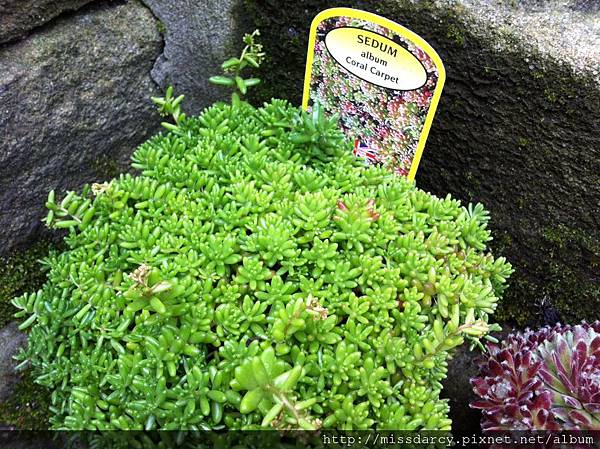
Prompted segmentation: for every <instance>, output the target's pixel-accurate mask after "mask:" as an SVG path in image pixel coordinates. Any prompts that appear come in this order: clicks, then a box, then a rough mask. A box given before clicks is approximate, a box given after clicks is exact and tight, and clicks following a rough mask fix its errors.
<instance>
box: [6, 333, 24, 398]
mask: <svg viewBox="0 0 600 449" xmlns="http://www.w3.org/2000/svg"><path fill="white" fill-rule="evenodd" d="M26 342H27V337H26V335H25V334H24V333H23V332H21V331H20V330H19V328H18V326H17V324H16V323H14V322H12V323H9V324H7V325H6V326H5V327H3V328H2V329H0V348H1V350H0V401H4V400H6V398H7V397H8V396H9V395H10V393H11V392H12V389H13V387H14V386H15V385H16V384H17V382H18V381H19V374H18V373H17V372H16V371H15V366H16V364H15V360H13V356H14V355H16V354H17V352H18V351H19V349H20V348H22V347H23V346H25V344H26Z"/></svg>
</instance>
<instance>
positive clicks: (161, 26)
mask: <svg viewBox="0 0 600 449" xmlns="http://www.w3.org/2000/svg"><path fill="white" fill-rule="evenodd" d="M156 29H157V30H158V32H159V33H160V34H162V35H163V36H164V35H165V34H166V33H167V27H166V25H165V24H164V23H163V22H162V21H161V20H157V21H156Z"/></svg>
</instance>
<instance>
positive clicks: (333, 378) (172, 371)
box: [13, 58, 511, 430]
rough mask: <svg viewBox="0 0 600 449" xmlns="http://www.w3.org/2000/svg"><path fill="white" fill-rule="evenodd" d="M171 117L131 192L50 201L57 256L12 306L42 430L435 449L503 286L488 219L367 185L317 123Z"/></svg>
mask: <svg viewBox="0 0 600 449" xmlns="http://www.w3.org/2000/svg"><path fill="white" fill-rule="evenodd" d="M242 59H243V58H242ZM169 98H170V99H166V98H165V99H159V100H161V101H163V103H161V101H157V104H158V105H159V106H160V107H161V109H163V110H164V112H165V113H169V114H173V115H174V119H175V124H171V126H168V127H167V128H168V131H167V132H164V133H162V134H159V135H157V136H155V137H153V138H151V139H150V140H149V141H147V142H146V143H144V144H142V145H141V146H140V147H139V148H138V149H137V151H136V152H135V153H134V155H133V157H132V159H133V167H134V168H136V169H137V170H139V174H137V175H133V174H123V175H121V176H120V177H118V178H116V179H113V180H111V181H109V182H106V183H103V184H95V185H93V186H91V187H85V188H84V189H83V190H82V191H81V192H80V193H75V192H68V193H67V194H66V195H65V196H64V197H63V198H62V199H60V201H59V200H58V199H57V198H56V197H55V194H54V192H51V193H50V194H49V197H48V201H47V203H46V206H47V207H48V210H49V212H48V216H47V217H46V220H45V221H46V223H47V225H48V226H50V227H52V228H56V229H65V230H67V232H68V234H67V235H66V237H65V243H66V250H65V251H63V252H62V253H60V254H53V255H51V256H50V257H49V258H48V259H47V260H46V261H45V264H46V265H47V267H48V268H49V274H48V280H47V282H46V284H45V285H44V287H43V288H42V289H41V290H39V291H38V292H34V293H29V294H25V295H23V296H21V297H19V298H16V299H15V300H14V301H13V304H14V305H15V306H16V307H17V308H19V309H20V311H19V312H18V314H17V316H18V317H20V318H22V320H23V322H22V324H21V329H27V330H28V331H29V345H28V347H27V349H26V350H24V351H23V353H22V354H21V355H20V359H21V360H22V363H21V365H20V367H21V368H24V367H25V366H27V365H31V367H32V369H33V372H34V375H35V376H36V381H37V382H38V383H40V384H42V385H45V386H47V387H48V388H49V389H51V390H52V406H51V412H52V415H53V416H52V418H51V424H52V427H53V428H54V429H99V430H105V429H137V430H143V429H146V430H152V429H192V430H193V429H219V428H230V429H258V428H265V427H267V428H278V429H290V428H292V429H297V428H301V429H316V428H339V429H366V428H372V427H377V428H385V429H443V430H448V429H449V428H450V420H449V419H448V416H447V414H448V405H447V402H446V401H445V400H442V399H440V397H439V394H440V391H441V388H442V386H441V383H440V381H441V380H442V379H443V378H444V377H445V375H446V370H447V363H446V361H447V359H448V358H449V357H450V355H451V351H452V349H453V348H455V347H456V346H458V345H460V344H462V343H463V341H464V340H465V339H469V340H470V341H472V342H478V340H479V338H481V337H484V336H485V335H486V334H487V333H488V331H489V330H490V329H491V328H493V326H492V325H490V324H488V319H489V315H490V314H491V313H492V312H493V311H494V309H495V307H496V303H497V301H498V298H499V296H500V295H501V293H502V291H503V289H504V288H505V282H506V279H507V277H508V276H509V275H510V273H511V267H510V265H509V264H508V263H507V262H506V261H505V260H504V258H496V259H495V258H494V257H493V256H492V255H491V254H490V253H488V252H486V251H485V245H486V242H487V241H488V240H490V238H491V237H490V233H489V231H488V230H487V228H486V226H487V221H488V215H487V213H485V211H484V210H483V208H482V207H481V206H479V205H478V206H475V207H471V206H469V207H467V208H465V207H462V206H461V205H460V202H459V201H457V200H454V199H452V198H450V197H449V196H448V197H446V198H443V199H441V198H437V197H435V196H433V195H430V194H428V193H426V192H423V191H421V190H418V189H417V188H416V187H415V185H414V184H413V183H411V182H409V181H407V180H406V179H404V178H401V177H398V176H396V175H394V174H391V173H389V172H387V171H386V170H385V169H383V168H379V167H373V166H371V167H367V166H364V165H363V164H362V163H361V162H360V161H358V160H357V159H356V158H355V157H354V156H353V155H352V151H351V144H350V143H349V142H347V141H346V140H345V138H344V136H343V134H342V132H341V131H339V130H338V129H337V127H336V126H335V118H327V117H325V116H324V115H323V114H322V112H321V111H320V110H319V109H318V108H315V109H314V110H313V111H312V113H310V114H307V113H305V112H303V111H301V110H299V109H298V108H296V107H293V106H291V105H290V104H289V103H287V102H285V101H282V100H272V101H271V102H269V103H267V104H265V105H264V106H262V107H260V108H255V107H252V106H251V105H249V104H248V103H246V102H243V101H241V100H239V99H238V100H239V101H233V103H232V104H225V103H218V104H216V105H214V106H211V107H209V108H208V109H206V110H205V111H204V112H203V113H202V114H201V115H200V116H198V117H187V116H185V114H183V113H182V112H181V110H180V104H181V100H177V99H178V98H180V97H177V98H175V99H174V97H173V95H172V92H171V94H170V95H169ZM174 103H176V104H175V105H174ZM165 104H168V105H169V106H168V107H165ZM175 115H176V117H175Z"/></svg>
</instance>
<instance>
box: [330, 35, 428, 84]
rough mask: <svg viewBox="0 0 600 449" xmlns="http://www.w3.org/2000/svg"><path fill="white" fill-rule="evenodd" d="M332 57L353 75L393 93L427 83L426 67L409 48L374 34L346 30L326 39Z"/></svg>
mask: <svg viewBox="0 0 600 449" xmlns="http://www.w3.org/2000/svg"><path fill="white" fill-rule="evenodd" d="M325 45H326V47H327V50H328V51H329V53H330V54H331V56H332V57H333V58H334V59H335V60H336V61H337V63H338V64H340V65H341V66H342V67H344V68H345V69H346V70H348V71H349V72H350V73H352V74H353V75H356V76H357V77H359V78H361V79H363V80H365V81H368V82H369V83H373V84H376V85H377V86H381V87H385V88H387V89H393V90H414V89H418V88H420V87H422V86H423V85H424V84H425V83H426V82H427V71H426V70H425V67H423V64H421V62H420V61H419V60H418V59H417V58H416V57H415V56H414V55H413V54H412V53H410V52H409V51H408V50H407V49H405V48H404V47H402V46H401V45H399V44H397V43H396V42H394V41H393V40H391V39H389V38H387V37H385V36H382V35H380V34H377V33H375V32H373V31H369V30H365V29H361V28H353V27H342V28H336V29H334V30H331V31H329V32H328V33H327V35H326V36H325Z"/></svg>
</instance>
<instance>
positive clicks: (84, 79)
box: [0, 0, 162, 254]
mask: <svg viewBox="0 0 600 449" xmlns="http://www.w3.org/2000/svg"><path fill="white" fill-rule="evenodd" d="M161 48H162V40H161V38H160V34H159V32H158V29H157V22H156V20H155V18H154V17H153V16H152V14H151V12H150V11H149V10H148V9H147V8H146V7H145V6H143V5H142V4H141V3H139V2H137V1H135V0H130V1H125V2H122V1H121V2H102V3H97V4H94V5H91V6H88V7H85V8H83V9H82V10H80V11H78V12H77V13H75V14H73V15H69V16H66V17H61V18H58V19H56V20H55V21H53V22H52V23H51V24H49V25H48V26H46V27H43V28H41V29H39V30H37V32H36V33H33V34H31V35H30V36H28V37H27V38H25V39H23V40H21V41H18V42H16V43H14V44H12V45H5V46H3V47H0V136H2V137H1V139H0V229H2V233H0V254H2V253H6V252H7V251H8V250H10V249H11V248H13V247H15V246H16V245H17V244H19V243H25V242H28V241H31V238H32V237H33V236H36V235H37V234H38V232H39V231H40V229H41V226H42V225H41V223H40V219H41V218H42V217H43V216H44V215H45V211H44V206H43V205H44V202H45V197H46V195H47V192H48V190H50V189H56V190H57V192H59V195H62V194H63V193H64V191H65V190H67V189H75V188H78V187H79V186H81V185H82V184H83V183H85V182H92V181H96V180H104V179H106V178H109V177H112V176H114V175H115V174H116V173H117V172H118V171H120V170H121V169H122V167H124V166H125V163H126V162H128V159H129V156H130V154H131V153H132V151H133V150H134V149H135V147H136V146H137V145H138V144H139V143H140V142H142V141H143V140H145V139H146V138H147V137H149V135H151V134H152V133H153V132H155V131H156V130H157V128H158V123H159V121H160V120H159V118H158V116H157V114H156V113H155V112H154V107H153V105H152V103H151V101H150V96H151V95H156V94H157V93H158V92H159V90H158V89H157V86H156V84H155V83H154V82H153V81H152V79H151V77H150V71H151V69H152V66H153V64H154V61H155V60H156V58H157V57H158V56H159V54H160V52H161Z"/></svg>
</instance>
